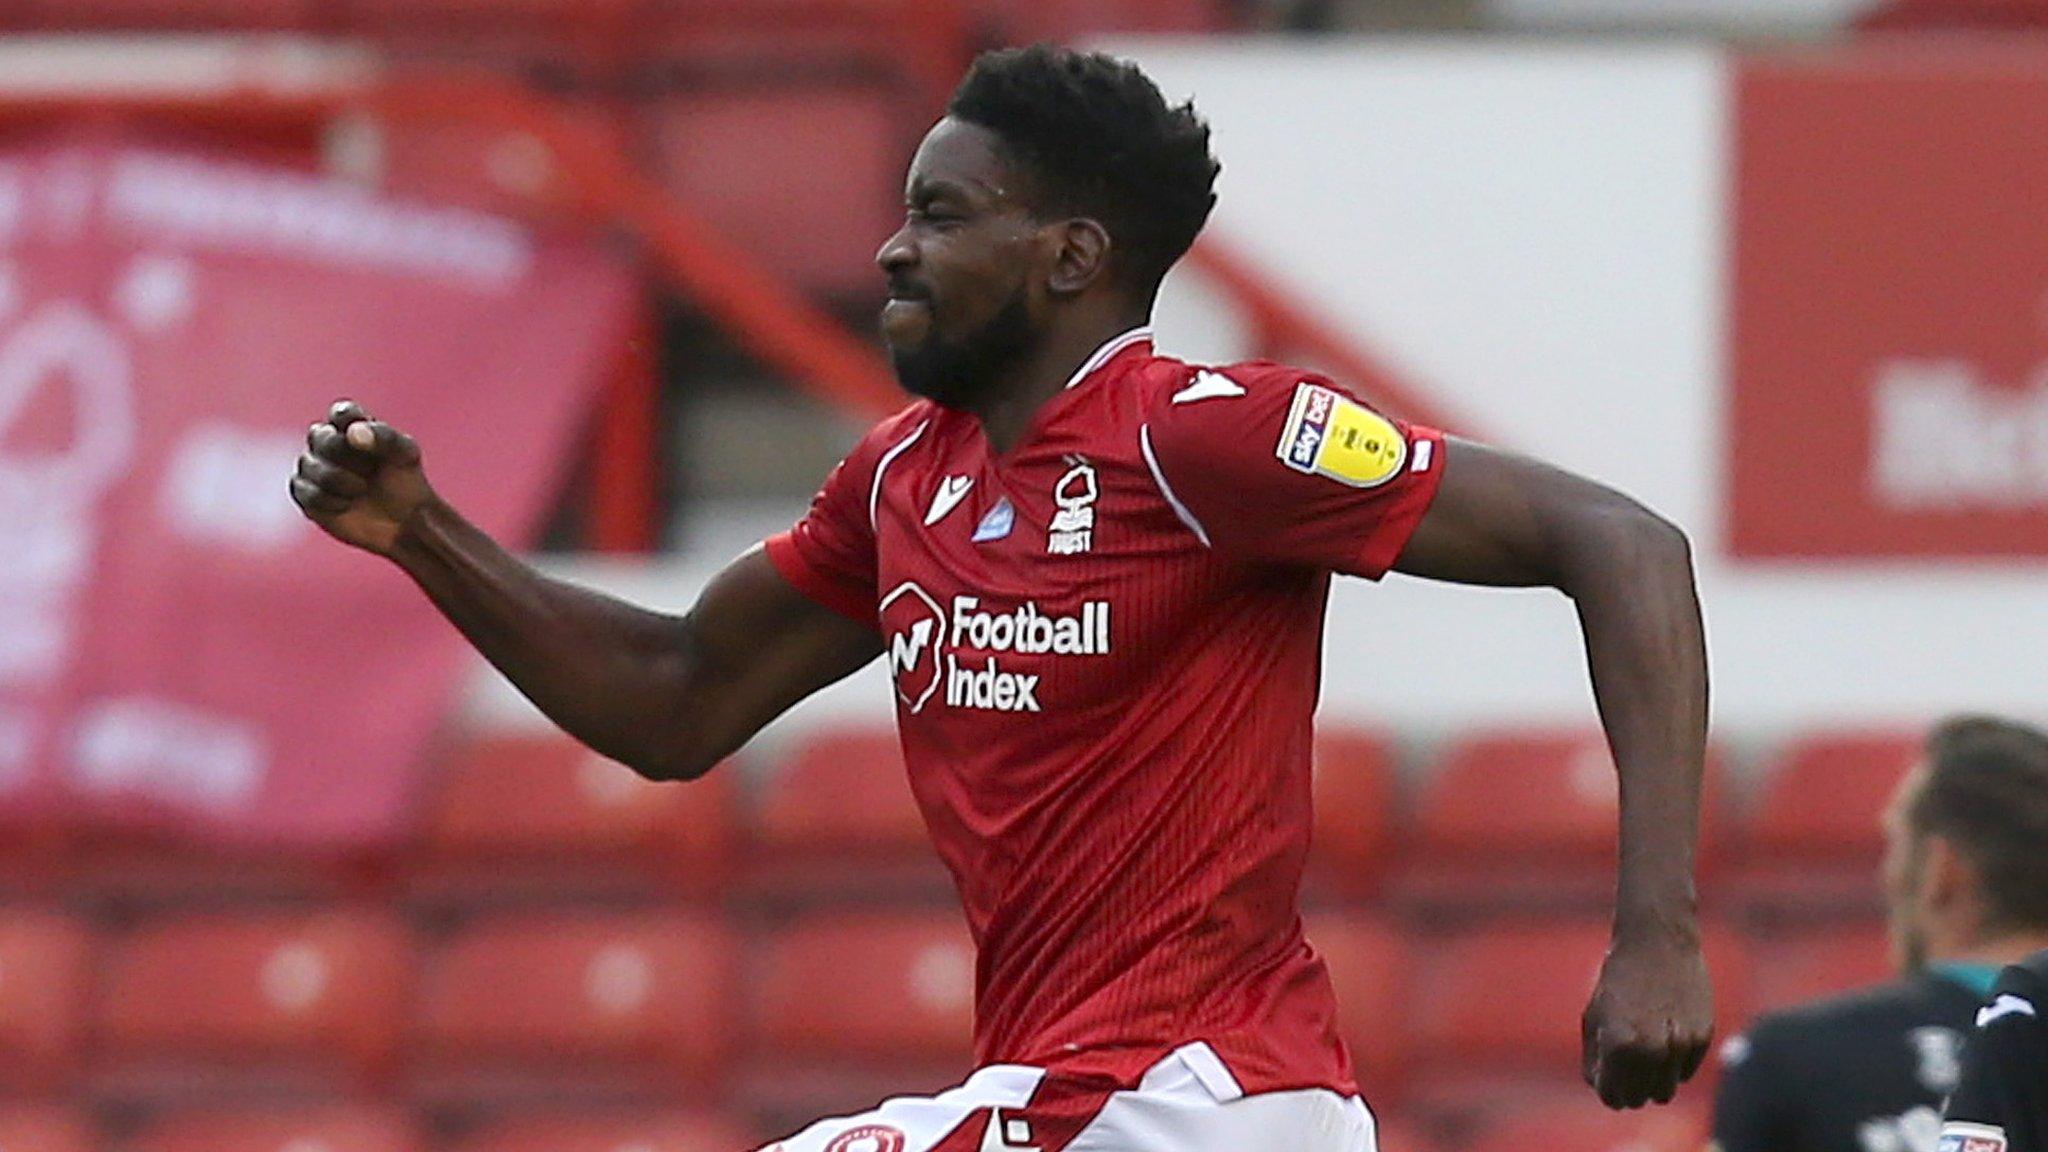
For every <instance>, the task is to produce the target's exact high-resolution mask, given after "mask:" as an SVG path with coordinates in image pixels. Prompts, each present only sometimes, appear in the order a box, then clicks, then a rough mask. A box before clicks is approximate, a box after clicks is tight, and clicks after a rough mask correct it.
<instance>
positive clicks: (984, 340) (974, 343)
mask: <svg viewBox="0 0 2048 1152" xmlns="http://www.w3.org/2000/svg"><path fill="white" fill-rule="evenodd" d="M927 306H929V305H927ZM1039 338H1040V333H1039V331H1038V329H1037V328H1035V327H1034V326H1033V325H1032V323H1031V309H1030V306H1029V304H1028V303H1027V302H1026V300H1025V293H1024V288H1023V286H1022V285H1019V286H1018V288H1017V292H1016V294H1015V295H1013V296H1011V297H1010V299H1009V300H1008V301H1007V302H1005V303H1004V304H1003V306H1002V307H1001V308H1000V309H998V310H997V311H996V314H995V315H994V316H991V317H989V318H988V320H987V321H986V322H985V323H983V324H982V325H981V326H980V327H979V328H976V329H975V330H974V331H972V332H969V333H967V334H966V335H964V336H960V337H957V338H954V339H946V338H944V337H941V336H940V335H939V334H938V333H937V331H936V330H935V329H933V330H928V331H927V334H926V336H925V338H924V341H923V343H921V344H918V345H917V346H915V347H912V348H899V347H896V346H893V345H892V346H891V347H890V349H889V356H890V359H892V360H893V361H894V362H895V365H896V379H897V380H898V381H900V382H901V383H902V385H903V387H904V389H905V390H906V391H908V392H910V393H911V394H912V395H916V396H922V397H924V398H925V399H927V400H931V401H934V402H935V403H938V404H942V405H944V406H946V407H948V408H963V407H968V406H969V405H971V403H972V402H973V401H974V400H975V399H976V398H978V397H980V396H982V395H983V394H985V393H986V392H987V391H988V390H989V389H990V388H991V387H992V386H993V385H994V383H995V380H996V378H997V377H998V376H999V375H1000V374H1001V373H1002V371H1003V370H1004V369H1006V368H1008V367H1010V366H1011V365H1013V364H1015V363H1016V362H1017V361H1019V360H1021V359H1023V358H1024V357H1025V356H1027V355H1029V354H1030V353H1031V351H1032V350H1033V349H1034V348H1036V347H1037V346H1038V342H1039Z"/></svg>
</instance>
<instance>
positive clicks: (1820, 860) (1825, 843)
mask: <svg viewBox="0 0 2048 1152" xmlns="http://www.w3.org/2000/svg"><path fill="white" fill-rule="evenodd" d="M1919 755H1920V737H1919V736H1918V735H1917V734H1913V733H1904V732H1890V733H1887V732H1817V733H1812V734H1809V735H1806V736H1804V737H1801V738H1799V739H1796V740H1794V741H1792V742H1791V743H1789V744H1788V745H1786V746H1785V747H1784V748H1783V749H1782V750H1781V751H1780V752H1779V754H1778V756H1777V757H1776V758H1775V761H1774V762H1773V763H1772V764H1770V765H1768V766H1767V767H1766V768H1765V770H1764V772H1763V774H1762V781H1761V787H1760V788H1759V790H1758V791H1757V793H1756V794H1755V796H1754V797H1753V798H1752V804H1751V812H1750V819H1749V822H1748V826H1747V835H1746V837H1745V838H1744V840H1743V849H1744V850H1743V854H1742V860H1743V867H1742V869H1741V871H1740V874H1739V876H1738V877H1737V878H1736V881H1737V882H1736V889H1737V890H1738V891H1739V892H1740V894H1741V896H1740V899H1741V902H1742V903H1743V904H1744V905H1745V906H1746V907H1747V908H1748V909H1749V910H1750V912H1751V913H1752V914H1753V915H1756V916H1760V917H1770V916H1772V915H1778V916H1783V915H1786V914H1799V915H1826V916H1850V917H1852V918H1858V917H1860V918H1864V919H1867V918H1869V917H1871V916H1872V915H1874V914H1875V913H1876V912H1877V911H1878V908H1879V906H1880V896H1881V891H1880V888H1879V884H1878V878H1877V871H1878V865H1879V862H1880V861H1881V860H1882V859H1883V856H1884V832H1883V826H1882V820H1883V815H1884V810H1885V805H1886V803H1887V802H1889V800H1890V799H1891V795H1892V792H1893V791H1894V790H1895V789H1896V788H1897V787H1898V783H1899V779H1900V778H1901V777H1902V776H1904V775H1905V773H1906V770H1907V769H1908V768H1910V767H1911V766H1912V765H1913V763H1914V761H1915V760H1916V759H1917V758H1918V757H1919Z"/></svg>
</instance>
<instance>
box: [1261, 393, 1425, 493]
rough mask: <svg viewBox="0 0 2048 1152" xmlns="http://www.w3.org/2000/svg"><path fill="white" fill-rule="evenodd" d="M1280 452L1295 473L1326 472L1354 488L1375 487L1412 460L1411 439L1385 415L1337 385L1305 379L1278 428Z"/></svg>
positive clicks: (1281, 457)
mask: <svg viewBox="0 0 2048 1152" xmlns="http://www.w3.org/2000/svg"><path fill="white" fill-rule="evenodd" d="M1276 454H1277V455H1278V456H1279V457H1280V460H1281V462H1282V463H1284V464H1286V465H1287V466H1288V467H1289V468H1292V469H1294V470H1295V471H1296V472H1306V473H1308V474H1309V475H1312V476H1327V477H1329V478H1330V479H1332V480H1336V481H1339V482H1341V483H1344V484H1349V485H1351V486H1352V487H1353V488H1377V487H1379V486H1380V485H1382V484H1384V483H1386V482H1387V481H1389V480H1391V479H1393V478H1394V477H1395V476H1396V475H1398V474H1399V473H1400V471H1401V467H1402V465H1404V464H1406V463H1407V462H1408V440H1407V438H1406V437H1404V436H1402V435H1401V431H1400V429H1398V428H1396V427H1394V425H1393V422H1392V421H1390V420H1388V419H1387V418H1386V417H1384V416H1382V415H1380V414H1379V413H1377V412H1375V411H1373V410H1372V409H1370V408H1367V407H1366V406H1365V405H1363V404H1360V403H1358V402H1356V401H1354V400H1352V399H1351V398H1350V397H1348V396H1345V395H1344V394H1343V393H1341V392H1338V391H1336V390H1335V389H1331V388H1325V387H1323V386H1322V385H1320V384H1311V383H1309V382H1308V381H1306V380H1304V381H1302V382H1301V384H1300V385H1299V386H1298V387H1296V388H1295V390H1294V405H1293V407H1291V408H1289V409H1288V411H1287V422H1286V423H1285V424H1282V425H1281V426H1280V445H1279V447H1278V449H1276ZM1418 463H1420V462H1418Z"/></svg>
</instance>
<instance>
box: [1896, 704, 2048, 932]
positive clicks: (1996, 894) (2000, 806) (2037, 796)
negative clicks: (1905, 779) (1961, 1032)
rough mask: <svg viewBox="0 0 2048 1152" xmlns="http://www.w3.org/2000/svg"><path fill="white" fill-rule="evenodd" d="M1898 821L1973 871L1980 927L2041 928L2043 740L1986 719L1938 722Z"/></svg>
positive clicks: (2046, 778)
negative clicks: (1936, 840) (1983, 919)
mask: <svg viewBox="0 0 2048 1152" xmlns="http://www.w3.org/2000/svg"><path fill="white" fill-rule="evenodd" d="M1905 818H1906V827H1907V828H1908V829H1909V830H1910V831H1911V832H1912V833H1913V834H1915V835H1916V836H1924V835H1929V834H1932V835H1938V836H1940V837H1941V838H1942V839H1944V840H1947V841H1948V842H1949V843H1950V844H1952V845H1954V847H1955V849H1956V851H1957V852H1959V853H1961V854H1962V856H1963V858H1964V859H1966V860H1968V861H1970V862H1971V863H1972V864H1974V865H1976V868H1977V872H1978V881H1979V885H1980V887H1981V890H1982V892H1983V896H1984V901H1985V904H1986V905H1987V907H1988V909H1989V913H1988V916H1989V920H1990V923H1989V924H1987V925H1986V927H1987V928H1989V929H1991V930H1992V931H1996V932H2015V931H2038V930H2041V929H2048V733H2043V732H2042V731H2041V730H2040V729H2038V728H2030V727H2028V726H2027V725H2025V724H2018V723H2014V722H2013V721H2010V720H2001V719H1999V718H1997V717H1993V716H1958V717H1955V718H1953V719H1950V720H1946V721H1943V722H1942V723H1941V724H1940V725H1938V726H1936V727H1935V729H1934V731H1933V732H1932V733H1930V734H1929V735H1928V738H1927V763H1926V767H1925V769H1924V777H1923V779H1921V780H1920V781H1919V782H1918V787H1917V789H1916V790H1915V791H1914V793H1913V794H1912V795H1911V796H1910V797H1909V798H1908V799H1907V802H1906V806H1905Z"/></svg>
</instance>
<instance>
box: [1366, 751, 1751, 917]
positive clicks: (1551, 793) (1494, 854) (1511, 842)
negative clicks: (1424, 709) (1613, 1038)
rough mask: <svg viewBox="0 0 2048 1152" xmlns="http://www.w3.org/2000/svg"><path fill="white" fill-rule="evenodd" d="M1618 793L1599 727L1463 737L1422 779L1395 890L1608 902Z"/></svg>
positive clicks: (1433, 896)
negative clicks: (1405, 863) (1409, 847)
mask: <svg viewBox="0 0 2048 1152" xmlns="http://www.w3.org/2000/svg"><path fill="white" fill-rule="evenodd" d="M1719 760H1720V758H1719V756H1718V755H1717V754H1713V753H1710V754H1709V758H1708V764H1707V781H1706V789H1705V791H1706V796H1705V800H1704V802H1703V811H1702V816H1701V825H1702V827H1701V833H1700V850H1701V864H1702V868H1703V870H1705V869H1707V868H1708V867H1709V866H1710V865H1711V863H1712V861H1711V849H1712V846H1713V845H1714V844H1715V843H1716V842H1717V841H1718V835H1717V833H1716V829H1715V824H1716V815H1717V813H1718V811H1719V809H1720V797H1719V793H1720V784H1719V781H1720V779H1721V777H1722V771H1721V767H1720V763H1719ZM1618 796H1619V791H1618V788H1617V783H1616V777H1615V771H1614V759H1613V757H1612V755H1610V754H1609V752H1608V749H1607V743H1606V739H1605V737H1604V736H1603V735H1602V734H1601V733H1600V732H1599V731H1598V730H1597V729H1593V730H1582V731H1556V730H1553V731H1533V732H1493V733H1483V734H1480V735H1477V736H1473V737H1470V738H1467V739H1463V740H1459V741H1457V742H1455V743H1454V744H1452V745H1451V746H1450V747H1448V748H1447V749H1446V750H1445V752H1444V754H1443V757H1442V758H1441V759H1440V760H1439V762H1438V763H1437V765H1436V768H1435V770H1434V771H1433V772H1432V773H1431V774H1430V776H1429V778H1428V780H1427V782H1426V783H1425V784H1424V785H1423V789H1422V793H1421V797H1420V802H1419V804H1418V810H1417V813H1416V819H1415V827H1416V832H1417V837H1418V840H1419V844H1418V846H1417V848H1416V851H1415V852H1414V854H1413V858H1412V861H1411V865H1410V867H1409V868H1407V869H1406V870H1404V873H1403V875H1402V876H1401V877H1400V881H1399V889H1400V892H1399V895H1400V897H1401V899H1403V900H1404V901H1407V902H1414V903H1421V904H1426V905H1436V904H1450V905H1477V906H1484V907H1499V906H1503V905H1528V906H1550V905H1560V906H1580V907H1584V906H1605V904H1606V903H1607V901H1608V900H1609V899H1610V898H1611V896H1612V893H1613V887H1614V858H1615V843H1616V823H1617V804H1618Z"/></svg>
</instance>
